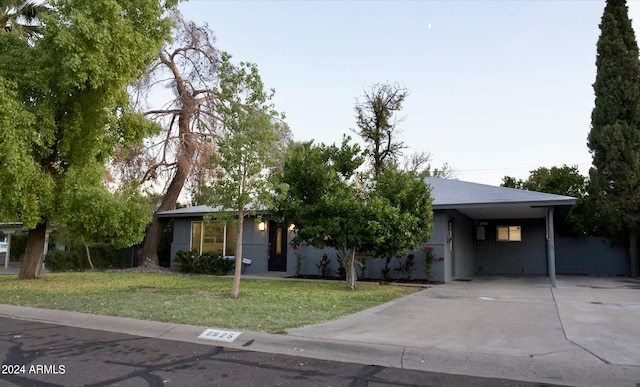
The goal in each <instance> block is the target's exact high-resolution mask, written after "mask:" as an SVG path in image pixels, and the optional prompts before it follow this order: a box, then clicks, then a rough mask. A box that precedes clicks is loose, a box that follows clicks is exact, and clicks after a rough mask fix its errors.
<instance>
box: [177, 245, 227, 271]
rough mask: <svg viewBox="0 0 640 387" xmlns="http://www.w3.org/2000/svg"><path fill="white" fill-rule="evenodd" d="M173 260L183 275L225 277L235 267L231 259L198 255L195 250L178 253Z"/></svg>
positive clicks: (208, 254) (210, 254)
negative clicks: (178, 265)
mask: <svg viewBox="0 0 640 387" xmlns="http://www.w3.org/2000/svg"><path fill="white" fill-rule="evenodd" d="M175 260H176V262H178V264H180V270H181V271H183V272H185V273H195V274H212V275H226V274H228V273H229V272H230V271H231V270H233V268H234V266H235V261H234V260H232V259H225V258H224V257H223V256H221V255H219V254H212V253H204V254H202V255H198V253H197V252H196V251H195V250H191V251H178V252H176V259H175Z"/></svg>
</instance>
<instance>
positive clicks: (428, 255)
mask: <svg viewBox="0 0 640 387" xmlns="http://www.w3.org/2000/svg"><path fill="white" fill-rule="evenodd" d="M422 251H423V252H424V257H425V258H424V278H425V279H426V280H427V282H431V276H432V275H433V270H432V265H433V260H434V258H435V256H434V255H433V247H431V246H424V247H423V248H422Z"/></svg>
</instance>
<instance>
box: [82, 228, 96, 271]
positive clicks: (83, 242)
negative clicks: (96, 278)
mask: <svg viewBox="0 0 640 387" xmlns="http://www.w3.org/2000/svg"><path fill="white" fill-rule="evenodd" d="M82 244H83V245H84V249H85V250H86V251H87V261H89V266H90V267H91V270H95V268H94V267H93V262H92V261H91V252H89V245H87V242H86V241H85V240H84V236H83V237H82Z"/></svg>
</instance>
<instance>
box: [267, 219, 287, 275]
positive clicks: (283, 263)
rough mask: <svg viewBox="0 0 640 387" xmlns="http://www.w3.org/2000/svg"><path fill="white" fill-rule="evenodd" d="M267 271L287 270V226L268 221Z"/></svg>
mask: <svg viewBox="0 0 640 387" xmlns="http://www.w3.org/2000/svg"><path fill="white" fill-rule="evenodd" d="M269 271H287V228H286V227H283V226H282V225H279V224H277V223H276V222H274V221H273V220H270V221H269Z"/></svg>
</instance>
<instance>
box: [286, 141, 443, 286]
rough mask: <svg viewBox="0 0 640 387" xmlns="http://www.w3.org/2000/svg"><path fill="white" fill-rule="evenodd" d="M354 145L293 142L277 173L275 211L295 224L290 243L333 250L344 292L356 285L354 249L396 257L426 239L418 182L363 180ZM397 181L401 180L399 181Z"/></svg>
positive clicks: (387, 176) (427, 204)
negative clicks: (359, 172) (344, 282)
mask: <svg viewBox="0 0 640 387" xmlns="http://www.w3.org/2000/svg"><path fill="white" fill-rule="evenodd" d="M364 160H365V157H364V153H363V152H362V150H361V149H360V147H359V146H358V145H350V144H349V138H348V137H347V138H345V139H344V140H343V142H342V144H341V145H340V146H336V145H332V146H325V145H318V146H316V145H313V144H312V143H311V142H308V143H302V144H295V145H293V146H291V147H290V148H289V150H288V151H287V155H286V158H285V164H284V168H283V170H282V171H281V174H280V176H279V181H280V183H281V185H280V186H279V191H278V195H277V196H276V208H277V212H278V214H279V215H280V216H281V217H282V218H283V220H284V221H286V222H292V223H294V224H295V227H296V230H295V231H296V236H295V238H294V240H293V241H292V243H293V244H294V245H299V244H300V243H302V242H303V241H304V242H306V243H308V244H310V245H312V246H314V247H318V248H324V247H331V248H334V249H335V250H337V252H338V255H339V257H340V261H341V264H342V267H343V268H344V269H345V274H346V287H347V289H348V290H354V289H355V288H356V272H355V262H356V255H357V254H358V253H366V254H370V255H374V256H379V255H377V254H383V256H398V255H400V254H404V253H405V252H406V251H407V250H408V249H411V248H415V247H417V245H419V244H420V243H422V242H425V241H426V240H428V239H429V230H430V220H431V216H432V215H431V214H432V213H431V200H430V196H429V193H428V189H427V187H426V185H425V183H424V182H423V181H422V180H419V179H414V178H413V176H411V175H410V174H408V173H404V172H394V171H385V172H381V173H380V175H379V180H378V181H372V182H367V181H363V180H362V179H361V178H360V176H359V175H358V174H357V173H356V170H357V169H358V168H359V167H360V165H361V164H362V163H363V162H364ZM398 182H399V183H400V184H398Z"/></svg>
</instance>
